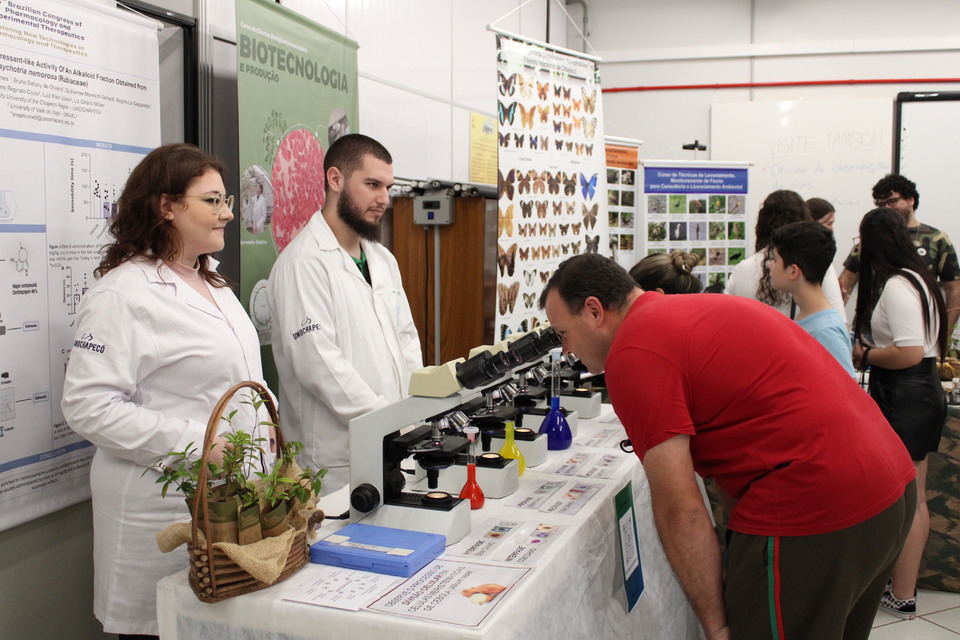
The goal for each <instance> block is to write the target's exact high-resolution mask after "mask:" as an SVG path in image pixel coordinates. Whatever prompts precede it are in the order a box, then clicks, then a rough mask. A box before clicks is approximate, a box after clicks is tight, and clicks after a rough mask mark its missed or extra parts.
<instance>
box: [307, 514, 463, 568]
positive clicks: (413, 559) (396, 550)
mask: <svg viewBox="0 0 960 640" xmlns="http://www.w3.org/2000/svg"><path fill="white" fill-rule="evenodd" d="M446 540H447V539H446V537H445V536H442V535H438V534H436V533H423V532H420V531H408V530H406V529H392V528H390V527H377V526H374V525H370V524H359V523H354V524H348V525H347V526H345V527H343V528H342V529H340V530H339V531H337V532H335V533H332V534H330V535H329V536H327V537H326V538H324V539H323V540H320V541H319V542H315V543H314V544H312V545H310V562H315V563H317V564H329V565H333V566H335V567H344V568H346V569H359V570H361V571H373V572H375V573H385V574H387V575H391V576H403V577H404V578H409V577H410V576H412V575H413V574H415V573H416V572H417V571H419V570H420V569H422V568H423V567H424V566H425V565H426V564H427V563H428V562H430V561H431V560H434V559H435V558H436V557H437V556H439V555H440V554H441V553H443V550H444V548H445V547H446Z"/></svg>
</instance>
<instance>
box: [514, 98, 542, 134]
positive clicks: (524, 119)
mask: <svg viewBox="0 0 960 640" xmlns="http://www.w3.org/2000/svg"><path fill="white" fill-rule="evenodd" d="M519 106H520V126H522V127H525V128H527V129H533V117H534V116H535V115H536V113H537V107H536V106H531V107H530V109H529V110H528V109H527V108H526V107H525V106H523V105H522V104H521V105H519ZM511 122H513V121H512V120H511Z"/></svg>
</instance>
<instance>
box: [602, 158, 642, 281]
mask: <svg viewBox="0 0 960 640" xmlns="http://www.w3.org/2000/svg"><path fill="white" fill-rule="evenodd" d="M638 151H639V149H638V147H636V146H633V145H629V146H628V145H621V144H607V146H606V157H607V216H608V217H607V220H608V224H609V227H610V249H611V250H612V251H613V259H614V260H616V261H617V264H619V265H620V266H621V267H623V268H624V269H627V270H629V269H630V267H632V266H633V265H635V264H636V263H637V261H638V260H639V259H640V257H639V256H637V242H636V235H637V233H636V232H637V229H636V226H637V208H638V198H637V188H638V185H637V183H638V180H637V166H638V163H639V160H638V157H639V153H638Z"/></svg>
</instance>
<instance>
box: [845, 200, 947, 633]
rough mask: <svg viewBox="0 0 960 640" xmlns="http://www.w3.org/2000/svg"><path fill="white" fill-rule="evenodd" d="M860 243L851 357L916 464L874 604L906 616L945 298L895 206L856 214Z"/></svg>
mask: <svg viewBox="0 0 960 640" xmlns="http://www.w3.org/2000/svg"><path fill="white" fill-rule="evenodd" d="M860 247H861V255H860V265H861V267H860V281H859V288H858V290H857V313H856V316H855V317H854V324H853V328H854V337H855V340H856V344H855V345H854V348H853V359H854V362H855V363H856V364H857V366H858V367H859V368H860V369H861V370H863V369H866V368H867V366H869V367H870V395H871V396H872V397H873V398H874V400H876V402H877V405H878V406H879V407H880V410H881V411H882V412H883V415H884V417H886V418H887V420H888V421H889V422H890V425H891V426H892V427H893V429H894V431H896V432H897V435H899V436H900V439H901V440H902V441H903V443H904V445H905V446H906V448H907V450H908V451H909V452H910V457H911V458H912V459H913V463H914V465H915V466H916V468H917V498H918V499H917V511H916V515H915V517H914V521H913V526H912V527H911V529H910V534H909V536H908V537H907V541H906V543H905V544H904V547H903V551H901V553H900V557H899V559H898V560H897V564H896V566H895V567H894V569H893V580H892V584H891V586H890V587H889V588H888V589H887V591H886V593H884V595H883V599H882V600H881V601H880V606H881V608H882V609H884V610H885V611H888V612H890V613H892V614H894V615H896V616H899V617H901V618H906V619H910V618H915V617H916V585H917V574H918V573H919V570H920V560H921V558H922V556H923V549H924V546H925V545H926V541H927V535H928V533H929V530H930V514H929V512H928V510H927V501H926V495H927V494H926V477H927V454H928V453H930V452H933V451H936V450H937V448H938V447H939V444H940V437H941V435H942V433H943V425H944V421H945V420H946V399H945V397H944V393H943V387H942V386H941V385H940V376H939V375H938V373H937V363H936V360H937V357H938V356H940V355H941V354H942V353H944V352H945V350H946V344H947V312H946V304H945V302H944V299H943V295H942V294H941V293H940V289H939V287H937V283H936V281H935V280H934V275H933V273H932V272H931V271H930V270H929V269H928V268H927V266H926V264H925V263H924V261H923V258H921V257H920V256H919V255H918V254H917V251H916V246H915V245H914V243H913V239H912V238H911V236H910V233H909V232H908V230H907V223H906V221H905V220H904V219H903V217H902V216H901V215H900V214H899V213H898V212H897V211H896V210H894V209H890V208H881V209H874V210H873V211H871V212H869V213H868V214H866V215H865V216H864V217H863V220H862V221H861V223H860ZM868 331H869V333H870V335H869V337H868Z"/></svg>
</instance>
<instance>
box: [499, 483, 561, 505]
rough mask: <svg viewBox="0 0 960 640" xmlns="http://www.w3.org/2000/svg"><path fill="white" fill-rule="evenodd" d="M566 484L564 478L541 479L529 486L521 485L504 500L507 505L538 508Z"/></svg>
mask: <svg viewBox="0 0 960 640" xmlns="http://www.w3.org/2000/svg"><path fill="white" fill-rule="evenodd" d="M565 484H566V480H543V481H540V482H535V483H533V484H530V485H529V486H521V487H520V489H518V490H517V491H516V492H514V494H513V495H512V496H510V497H509V499H508V500H507V502H506V505H507V506H508V507H520V508H521V509H539V508H540V505H542V504H543V503H544V502H546V501H547V500H548V499H549V498H550V496H552V495H553V494H554V493H556V492H557V490H558V489H560V488H561V487H563V486H564V485H565Z"/></svg>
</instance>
